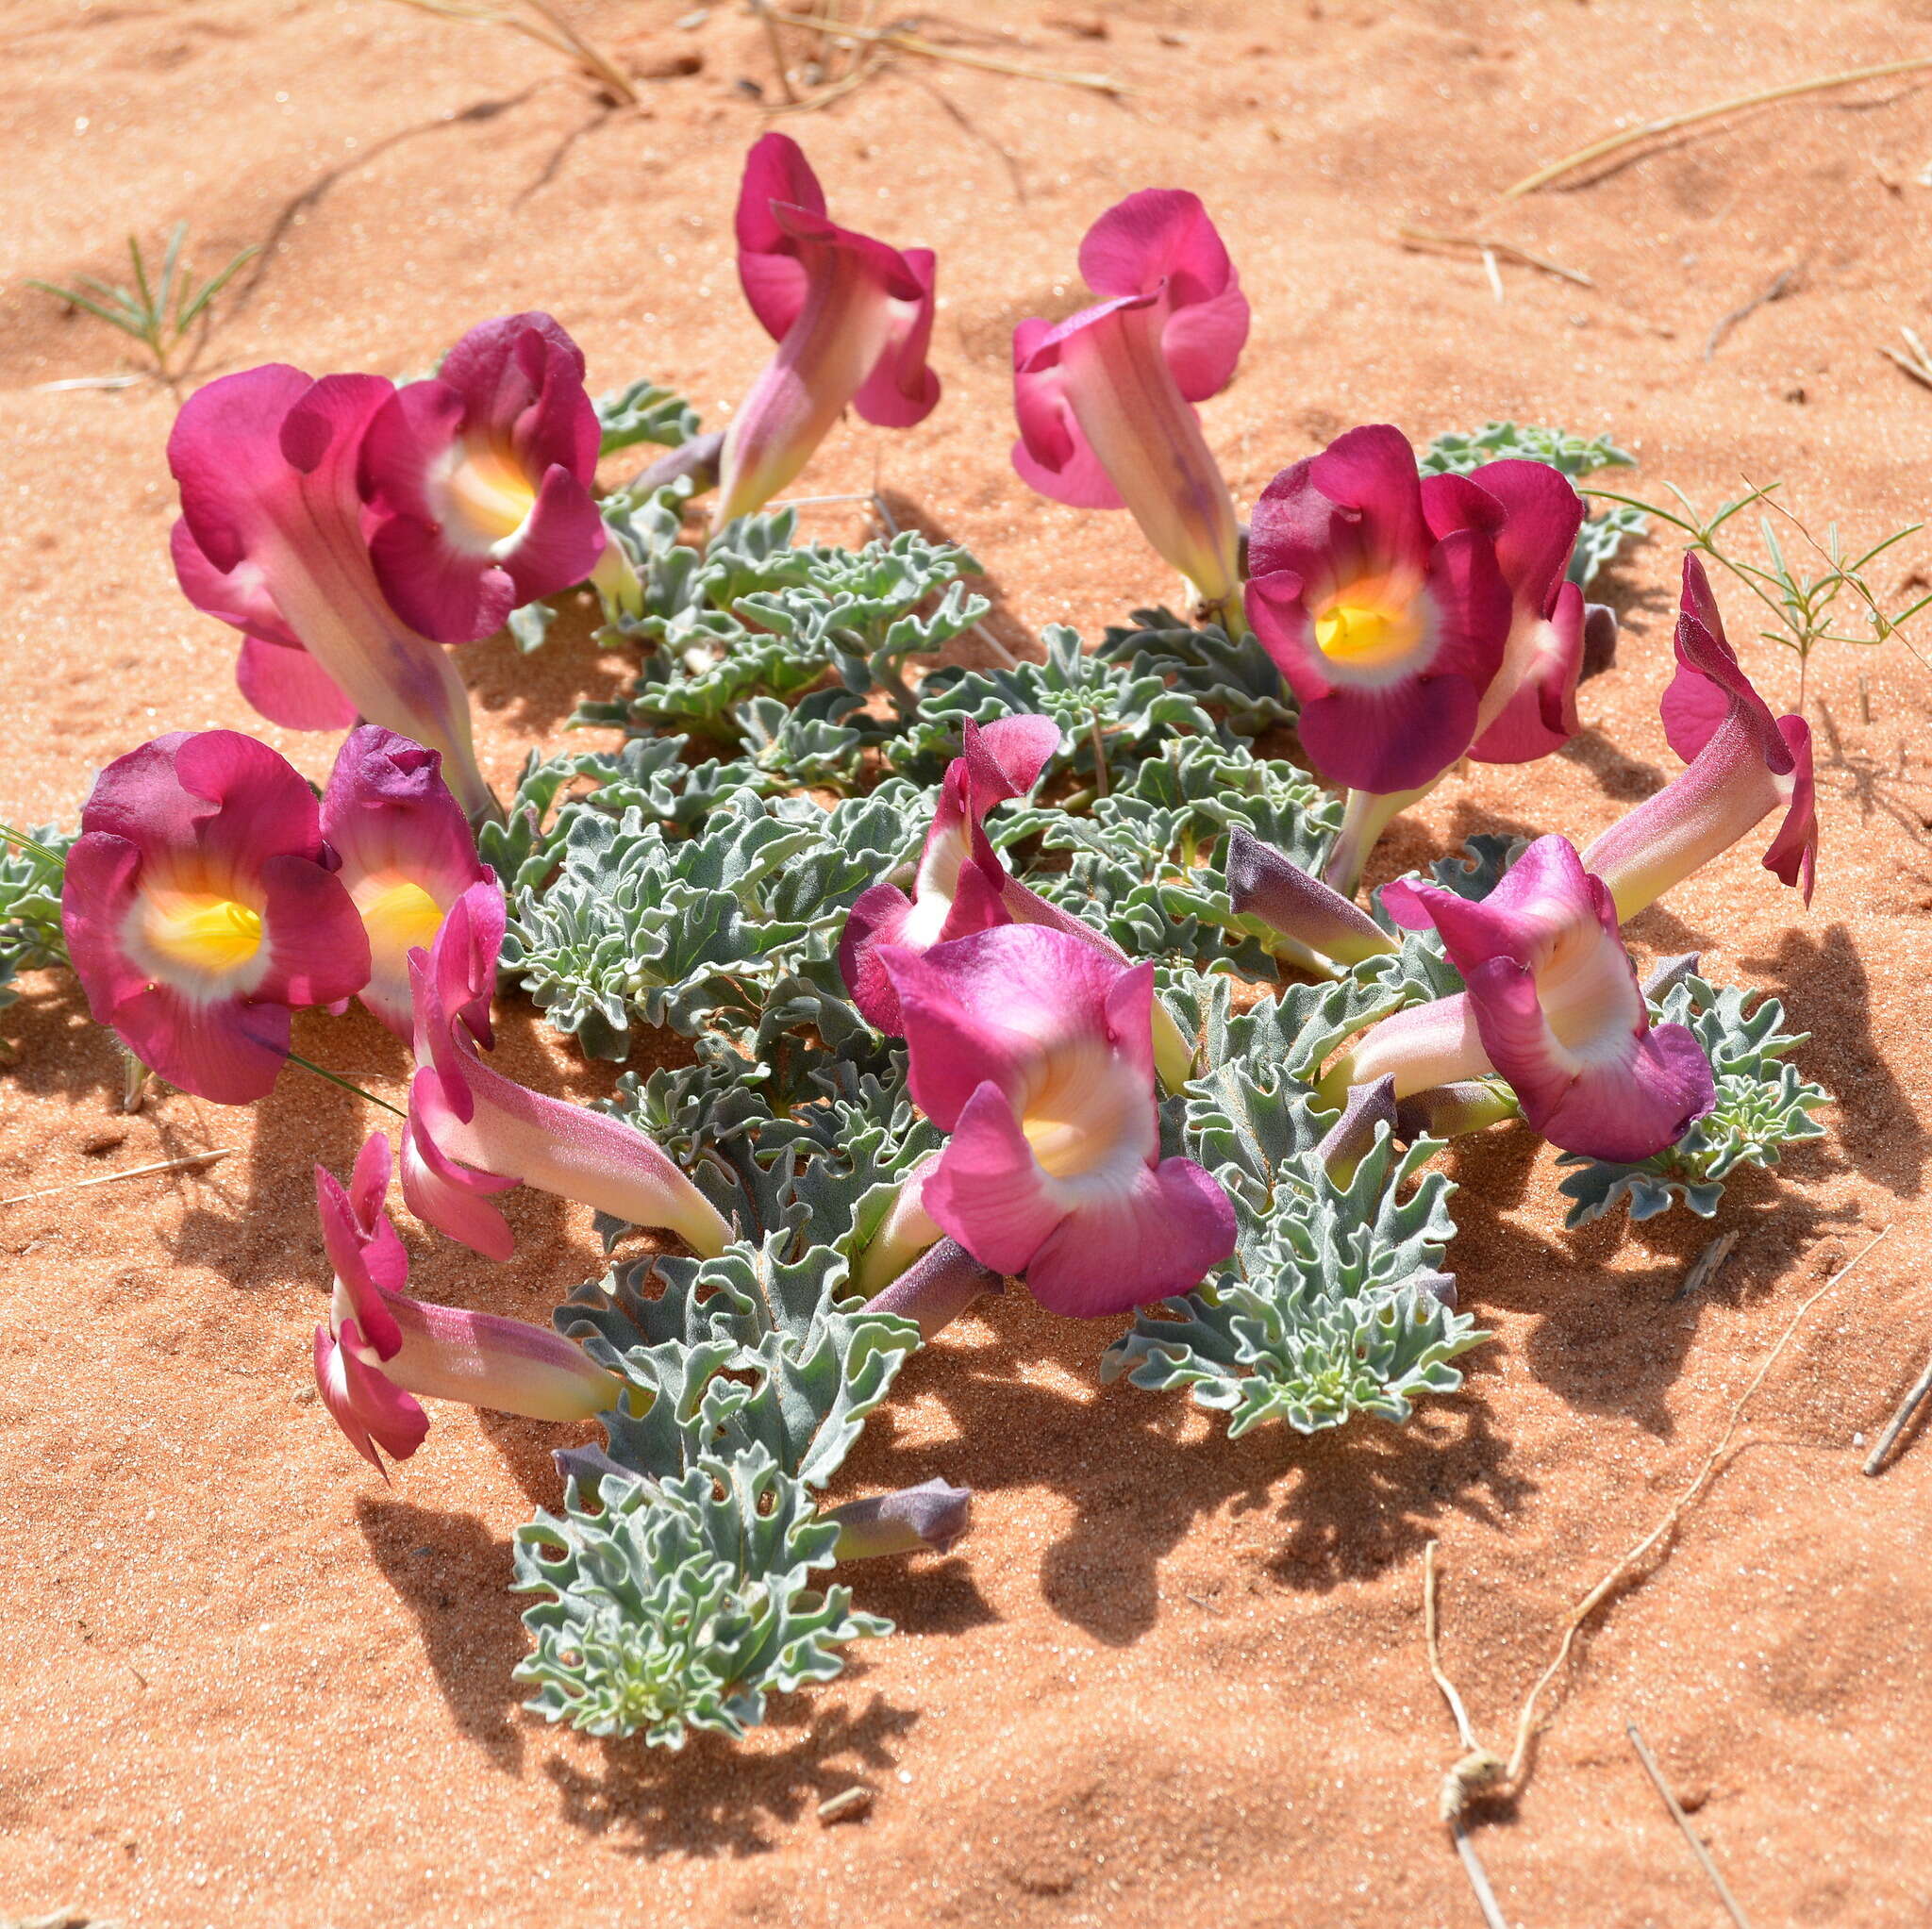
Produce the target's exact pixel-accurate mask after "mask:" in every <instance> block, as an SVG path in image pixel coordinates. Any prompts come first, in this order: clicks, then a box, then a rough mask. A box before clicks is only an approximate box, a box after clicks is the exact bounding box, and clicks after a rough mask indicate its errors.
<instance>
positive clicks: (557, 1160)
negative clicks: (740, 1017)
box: [403, 879, 732, 1259]
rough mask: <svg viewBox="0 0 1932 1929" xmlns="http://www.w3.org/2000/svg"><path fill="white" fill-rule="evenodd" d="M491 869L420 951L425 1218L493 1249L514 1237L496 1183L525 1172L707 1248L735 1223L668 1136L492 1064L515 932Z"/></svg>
mask: <svg viewBox="0 0 1932 1929" xmlns="http://www.w3.org/2000/svg"><path fill="white" fill-rule="evenodd" d="M503 924H504V908H503V891H502V889H501V887H499V886H498V885H497V884H496V883H495V881H494V880H493V879H492V880H491V881H489V882H487V883H483V884H476V885H473V886H471V888H470V889H469V890H466V891H465V892H464V893H463V894H462V896H461V897H459V898H458V900H457V901H456V903H455V904H454V905H453V906H451V907H450V909H449V911H448V913H447V915H446V916H445V917H444V918H443V921H442V927H441V930H440V931H438V933H437V934H436V941H435V943H434V944H433V945H432V946H431V947H430V949H429V950H428V951H426V952H425V951H421V950H418V951H415V952H412V953H411V954H410V956H409V979H410V988H411V992H412V996H413V1001H414V1008H415V1052H416V1065H417V1071H416V1075H415V1077H414V1078H413V1079H412V1080H411V1081H410V1085H409V1122H408V1132H407V1134H406V1136H405V1139H404V1142H403V1196H404V1198H405V1199H407V1200H408V1203H409V1209H410V1211H412V1212H413V1213H414V1214H415V1215H416V1217H417V1218H418V1219H420V1220H423V1221H424V1222H425V1223H427V1224H429V1225H433V1226H435V1227H436V1228H437V1230H438V1231H439V1232H443V1233H447V1234H448V1235H449V1236H450V1238H451V1239H460V1240H461V1241H462V1242H463V1243H464V1244H465V1245H467V1246H471V1247H474V1248H475V1250H476V1251H477V1252H479V1253H482V1254H484V1255H485V1256H487V1257H489V1258H491V1259H506V1258H508V1256H509V1255H510V1252H511V1251H512V1249H513V1245H514V1241H513V1240H512V1239H511V1237H510V1230H509V1226H508V1223H507V1222H505V1220H504V1217H503V1215H502V1214H501V1213H500V1212H498V1211H497V1210H496V1208H495V1207H494V1206H491V1205H489V1204H488V1203H487V1201H488V1199H489V1197H490V1195H491V1194H493V1193H497V1192H506V1191H508V1190H509V1189H511V1188H512V1187H514V1186H517V1185H520V1184H522V1185H531V1186H535V1187H536V1188H537V1189H538V1190H539V1191H542V1192H554V1193H556V1194H557V1195H558V1197H559V1198H563V1199H575V1200H576V1201H578V1202H579V1203H580V1204H582V1205H585V1206H594V1207H596V1209H597V1210H598V1211H599V1212H608V1213H609V1214H610V1215H611V1216H612V1217H613V1218H616V1219H621V1220H625V1221H627V1222H629V1223H630V1224H632V1225H645V1226H665V1227H668V1228H669V1229H670V1230H671V1231H673V1232H675V1233H677V1234H678V1235H679V1236H680V1237H681V1238H683V1239H685V1240H686V1241H687V1242H688V1243H689V1244H690V1245H691V1247H692V1248H693V1249H694V1250H696V1251H697V1252H699V1253H702V1254H705V1255H707V1256H715V1255H716V1254H719V1253H722V1252H723V1251H724V1248H725V1247H726V1246H727V1245H728V1244H730V1242H731V1239H732V1232H731V1228H730V1226H729V1225H728V1224H726V1223H725V1222H724V1219H723V1217H721V1215H720V1214H719V1213H718V1212H717V1210H716V1209H715V1208H714V1207H713V1206H711V1205H710V1203H709V1202H708V1200H707V1199H706V1198H705V1196H704V1194H703V1193H702V1192H700V1191H699V1190H698V1189H697V1188H696V1187H695V1186H693V1185H692V1184H691V1181H690V1180H689V1179H688V1178H686V1177H685V1175H684V1174H683V1173H682V1172H679V1171H678V1169H677V1168H676V1167H675V1165H673V1164H672V1162H671V1161H670V1159H668V1158H667V1157H666V1156H664V1154H663V1152H662V1151H661V1150H660V1149H659V1148H658V1143H657V1141H656V1140H655V1139H651V1138H649V1137H648V1136H647V1135H645V1134H644V1133H642V1132H640V1131H638V1130H637V1128H636V1127H635V1126H632V1125H626V1124H625V1122H624V1121H623V1120H622V1119H615V1118H612V1117H611V1116H610V1115H609V1114H608V1112H593V1111H591V1110H589V1109H587V1108H586V1107H584V1106H574V1105H571V1104H570V1103H569V1102H568V1101H567V1100H564V1099H554V1098H545V1097H544V1096H543V1095H542V1094H541V1093H539V1092H534V1091H531V1090H530V1089H528V1088H527V1087H525V1086H521V1085H519V1084H517V1082H516V1081H515V1080H514V1079H511V1078H506V1077H505V1076H504V1075H503V1073H500V1072H497V1071H494V1070H492V1069H491V1067H490V1066H489V1065H488V1064H486V1063H485V1062H484V1060H483V1058H482V1056H481V1055H480V1054H479V1053H478V1051H477V1049H476V1047H477V1044H478V1043H479V1042H482V1043H484V1044H487V1043H488V1042H489V1040H490V1026H489V1016H488V1014H489V1009H490V994H491V989H492V988H493V987H494V985H495V982H496V956H497V951H498V949H499V947H500V946H501V944H502V941H503Z"/></svg>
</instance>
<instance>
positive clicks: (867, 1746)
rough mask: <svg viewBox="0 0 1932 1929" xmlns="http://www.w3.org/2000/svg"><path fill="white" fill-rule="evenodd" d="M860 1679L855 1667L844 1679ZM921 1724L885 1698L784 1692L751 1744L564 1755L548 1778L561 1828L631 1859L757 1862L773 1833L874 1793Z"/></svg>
mask: <svg viewBox="0 0 1932 1929" xmlns="http://www.w3.org/2000/svg"><path fill="white" fill-rule="evenodd" d="M863 1672H864V1670H863V1667H862V1665H861V1666H848V1667H847V1670H846V1678H847V1679H848V1680H853V1679H855V1678H858V1677H859V1676H862V1674H863ZM918 1719H919V1715H918V1711H917V1710H916V1709H913V1708H902V1707H895V1706H894V1705H892V1704H891V1702H889V1701H887V1700H886V1699H885V1697H884V1696H883V1695H879V1694H874V1696H873V1697H872V1699H871V1701H870V1702H869V1703H868V1704H867V1705H866V1706H865V1707H864V1708H863V1709H861V1710H858V1712H854V1711H853V1710H852V1709H850V1708H848V1707H846V1706H843V1705H832V1706H826V1705H824V1704H823V1703H818V1702H812V1701H807V1700H806V1699H805V1698H803V1697H801V1696H797V1695H788V1696H783V1697H780V1700H779V1705H776V1706H775V1707H774V1709H773V1710H772V1711H771V1714H770V1716H769V1719H768V1720H767V1721H766V1722H765V1723H764V1724H763V1725H762V1726H761V1727H759V1728H757V1729H754V1730H753V1731H752V1733H751V1735H750V1736H749V1737H748V1738H746V1739H745V1740H743V1741H733V1740H731V1739H730V1738H727V1737H725V1736H723V1735H713V1734H700V1735H694V1736H693V1737H692V1738H691V1740H690V1741H689V1742H687V1744H686V1745H685V1747H684V1749H683V1750H682V1751H681V1752H680V1753H678V1754H671V1753H670V1752H668V1751H666V1750H663V1749H646V1748H643V1747H641V1746H640V1745H639V1743H638V1742H637V1741H636V1740H635V1739H632V1740H628V1741H617V1740H612V1741H606V1742H601V1743H599V1744H597V1745H596V1754H595V1757H594V1759H595V1766H594V1767H593V1768H585V1767H583V1766H582V1765H580V1763H578V1762H576V1761H573V1760H570V1759H568V1758H565V1757H561V1756H559V1757H558V1758H556V1759H554V1760H551V1761H549V1762H546V1763H545V1764H544V1773H545V1774H547V1775H548V1776H549V1777H550V1779H551V1781H552V1782H553V1783H554V1784H555V1785H556V1787H557V1790H558V1795H559V1797H560V1798H561V1804H562V1815H563V1820H564V1821H567V1822H569V1823H570V1824H571V1825H572V1827H574V1828H577V1829H581V1830H582V1831H583V1832H584V1833H585V1834H586V1835H589V1836H595V1837H599V1838H607V1839H608V1840H610V1841H612V1842H613V1843H614V1845H615V1846H616V1847H617V1848H618V1849H619V1850H620V1851H622V1852H624V1853H626V1854H640V1855H656V1854H665V1853H667V1852H671V1851H675V1852H677V1853H679V1854H687V1855H693V1854H694V1855H718V1854H729V1855H733V1856H746V1855H757V1854H764V1853H766V1852H768V1851H770V1850H771V1849H773V1848H774V1847H775V1846H776V1836H775V1834H774V1828H773V1826H772V1824H774V1823H790V1822H795V1821H798V1820H799V1819H800V1818H801V1817H802V1816H803V1815H804V1814H805V1812H806V1810H807V1808H808V1807H814V1808H815V1807H816V1806H817V1805H818V1804H820V1803H822V1802H824V1801H827V1800H829V1799H830V1798H831V1797H832V1796H834V1795H839V1794H842V1793H843V1792H844V1791H845V1790H846V1789H848V1788H855V1787H858V1788H872V1787H874V1786H875V1783H876V1778H877V1777H879V1776H881V1775H883V1774H884V1773H885V1772H886V1771H889V1770H890V1769H891V1767H892V1765H893V1763H894V1762H895V1761H896V1760H897V1759H898V1757H897V1755H896V1754H894V1753H893V1752H892V1746H891V1744H892V1743H893V1742H895V1741H896V1740H898V1738H900V1737H901V1736H903V1735H904V1734H906V1732H907V1731H908V1729H909V1728H910V1727H911V1726H912V1724H913V1723H914V1722H915V1721H917V1720H918ZM788 1731H791V1734H790V1738H787V1737H788ZM801 1731H802V1732H801Z"/></svg>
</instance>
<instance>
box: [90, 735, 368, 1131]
mask: <svg viewBox="0 0 1932 1929" xmlns="http://www.w3.org/2000/svg"><path fill="white" fill-rule="evenodd" d="M80 827H81V836H80V838H79V840H78V841H77V842H76V843H75V846H74V848H73V849H72V851H70V852H69V853H68V856H67V880H66V885H65V888H64V890H63V892H62V897H61V921H62V923H63V925H64V927H65V930H66V933H67V946H68V951H69V954H70V955H71V956H72V957H73V959H74V968H75V971H76V972H77V973H79V975H80V981H81V984H82V985H83V987H85V989H86V991H87V997H88V1005H89V1006H90V1008H91V1009H92V1012H93V1015H94V1017H95V1018H96V1019H97V1020H98V1021H99V1022H100V1023H102V1024H108V1025H112V1026H113V1027H114V1029H115V1030H116V1031H118V1032H119V1033H120V1034H121V1036H122V1037H123V1038H124V1039H125V1040H126V1042H127V1046H128V1049H129V1050H130V1051H132V1052H133V1053H134V1055H135V1056H136V1057H138V1058H139V1059H140V1060H141V1061H142V1064H144V1065H147V1066H149V1067H150V1068H152V1069H153V1070H154V1071H155V1072H157V1073H159V1074H160V1076H161V1077H163V1078H164V1079H166V1080H167V1081H168V1083H169V1084H170V1085H175V1086H179V1087H180V1088H181V1089H182V1090H183V1091H192V1092H193V1093H194V1094H195V1095H196V1096H197V1097H199V1098H206V1099H213V1100H215V1101H216V1102H218V1103H219V1104H222V1105H230V1106H241V1105H246V1104H248V1103H249V1101H250V1100H252V1099H258V1098H260V1097H261V1096H262V1094H263V1093H264V1092H266V1091H267V1090H268V1089H270V1088H271V1087H272V1086H273V1085H274V1084H275V1076H276V1074H277V1073H279V1072H280V1071H281V1069H282V1063H283V1060H284V1059H286V1058H287V1057H288V1056H289V1013H290V1011H291V1008H292V1007H294V1006H303V1005H328V1004H332V1003H334V1002H335V1001H336V1000H338V999H344V998H348V997H351V996H353V995H354V994H355V993H356V992H357V991H359V990H360V989H362V986H363V984H364V983H365V982H366V981H367V979H368V976H369V940H368V939H367V938H366V937H365V936H364V935H363V931H362V921H361V920H360V919H359V918H358V916H357V915H356V906H355V904H354V902H353V901H352V900H351V898H350V895H349V893H348V891H347V890H345V889H344V888H343V886H342V882H341V879H340V878H339V877H337V876H336V875H335V874H334V866H333V861H332V859H331V856H330V854H329V852H328V849H327V847H326V845H325V843H324V842H323V838H322V828H321V824H320V822H319V820H318V816H317V812H316V807H315V798H314V795H313V793H312V792H311V791H310V790H309V789H308V785H307V784H305V783H304V782H303V781H302V778H301V777H300V775H299V774H297V773H296V771H295V770H294V768H293V766H292V765H291V764H290V763H289V762H288V761H287V759H286V758H284V757H279V756H277V755H276V753H275V752H274V751H273V750H271V749H270V748H269V747H268V745H267V744H265V743H261V742H258V740H256V739H255V738H253V737H243V736H242V735H241V734H240V733H239V732H237V731H234V730H204V731H201V732H199V733H198V734H196V735H192V736H190V735H187V734H185V733H182V732H176V733H175V734H174V735H172V736H168V737H158V738H157V739H156V740H154V741H153V742H152V743H144V744H142V747H141V748H140V749H139V750H135V751H130V752H129V753H128V754H127V756H125V757H118V758H116V759H115V761H114V762H112V763H110V764H109V765H108V768H107V769H106V770H104V771H103V772H102V773H101V774H100V775H99V777H97V778H96V779H95V781H94V788H93V792H92V795H91V796H90V797H89V798H88V801H87V804H86V805H85V807H83V808H82V810H81V815H80Z"/></svg>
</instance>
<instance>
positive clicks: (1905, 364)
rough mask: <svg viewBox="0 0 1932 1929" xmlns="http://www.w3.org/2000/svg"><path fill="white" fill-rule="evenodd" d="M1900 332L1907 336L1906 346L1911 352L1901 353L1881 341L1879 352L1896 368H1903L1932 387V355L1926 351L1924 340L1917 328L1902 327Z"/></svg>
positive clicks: (1914, 378)
mask: <svg viewBox="0 0 1932 1929" xmlns="http://www.w3.org/2000/svg"><path fill="white" fill-rule="evenodd" d="M1898 332H1899V333H1900V334H1901V335H1903V336H1904V337H1905V340H1906V346H1907V348H1908V349H1909V350H1910V351H1911V353H1910V354H1909V355H1901V354H1900V353H1899V352H1898V350H1897V349H1895V348H1889V347H1887V346H1886V344H1885V343H1884V342H1882V341H1881V342H1880V343H1879V344H1878V352H1879V354H1880V355H1882V356H1883V357H1884V358H1886V360H1887V361H1889V362H1890V363H1891V365H1892V366H1893V367H1894V368H1900V369H1903V370H1904V371H1905V372H1906V374H1908V375H1909V376H1911V378H1912V380H1913V381H1915V382H1921V383H1923V384H1924V386H1925V387H1926V388H1928V389H1932V355H1928V354H1927V353H1926V350H1925V343H1924V341H1923V339H1922V338H1921V337H1920V335H1919V333H1918V331H1917V330H1916V329H1912V328H1901V329H1900V330H1899V331H1898Z"/></svg>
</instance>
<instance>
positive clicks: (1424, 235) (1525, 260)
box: [1395, 227, 1596, 288]
mask: <svg viewBox="0 0 1932 1929" xmlns="http://www.w3.org/2000/svg"><path fill="white" fill-rule="evenodd" d="M1395 238H1396V240H1397V241H1400V242H1401V243H1402V244H1403V245H1404V246H1405V247H1407V248H1411V249H1418V250H1421V249H1429V248H1442V249H1456V248H1467V249H1470V250H1471V251H1472V252H1473V253H1475V254H1478V255H1485V256H1493V255H1501V256H1504V257H1505V258H1507V259H1508V260H1511V261H1519V262H1521V263H1522V264H1523V266H1524V267H1525V268H1540V269H1541V271H1542V272H1543V273H1544V274H1554V275H1556V276H1557V277H1558V279H1560V280H1563V281H1571V282H1574V283H1575V285H1576V286H1577V287H1578V288H1594V287H1595V286H1596V283H1595V282H1593V281H1592V280H1591V278H1590V276H1589V275H1587V274H1583V273H1582V272H1581V271H1580V270H1578V269H1575V268H1566V267H1564V266H1563V264H1562V263H1561V262H1560V261H1552V260H1551V259H1550V258H1549V257H1548V256H1547V255H1537V254H1532V253H1531V252H1530V250H1529V249H1527V248H1524V247H1519V246H1518V245H1517V244H1516V242H1514V241H1502V240H1499V239H1498V238H1497V237H1496V236H1494V235H1452V234H1442V233H1440V232H1439V231H1438V230H1436V229H1435V228H1428V227H1399V228H1397V229H1396V230H1395Z"/></svg>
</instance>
